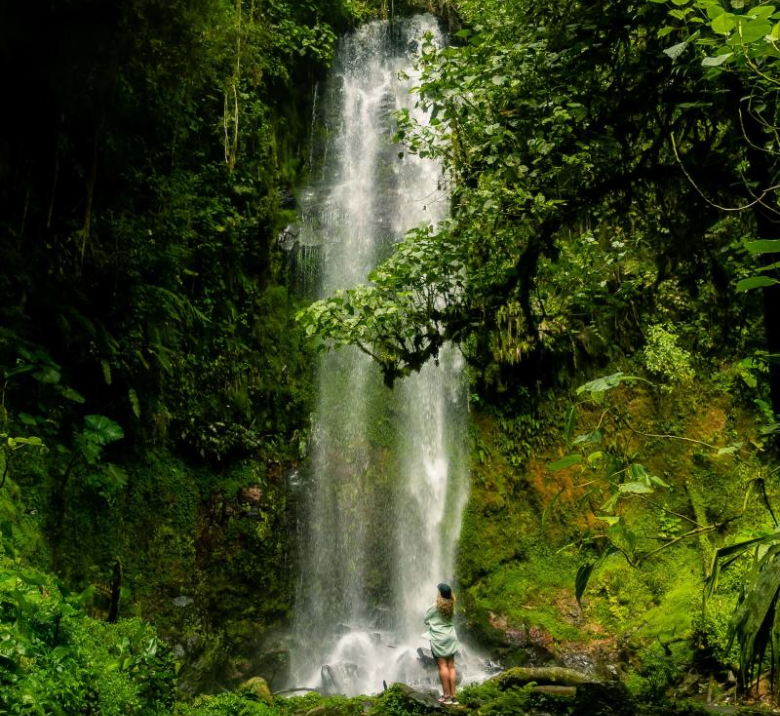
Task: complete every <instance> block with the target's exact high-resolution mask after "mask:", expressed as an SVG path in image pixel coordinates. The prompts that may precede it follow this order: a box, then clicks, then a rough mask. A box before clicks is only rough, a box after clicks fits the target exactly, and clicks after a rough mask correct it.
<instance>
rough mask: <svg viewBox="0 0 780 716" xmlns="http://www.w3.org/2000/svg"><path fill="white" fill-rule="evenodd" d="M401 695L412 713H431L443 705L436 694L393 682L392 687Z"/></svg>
mask: <svg viewBox="0 0 780 716" xmlns="http://www.w3.org/2000/svg"><path fill="white" fill-rule="evenodd" d="M391 688H392V689H393V690H394V691H395V692H396V693H397V694H398V695H399V696H400V697H401V701H402V702H403V703H404V706H405V707H406V709H405V710H406V711H409V712H410V713H430V712H432V711H440V710H441V709H442V705H441V704H440V703H439V702H438V701H437V700H436V696H434V695H433V694H431V693H426V692H424V691H415V689H413V688H412V687H411V686H407V685H406V684H393V686H392V687H391Z"/></svg>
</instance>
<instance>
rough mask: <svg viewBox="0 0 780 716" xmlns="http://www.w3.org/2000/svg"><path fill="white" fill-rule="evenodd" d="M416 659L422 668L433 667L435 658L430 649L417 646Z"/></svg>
mask: <svg viewBox="0 0 780 716" xmlns="http://www.w3.org/2000/svg"><path fill="white" fill-rule="evenodd" d="M417 661H418V662H419V664H420V665H421V666H422V667H423V668H424V669H435V668H436V659H434V658H433V654H432V653H431V650H430V649H424V648H423V647H418V649H417Z"/></svg>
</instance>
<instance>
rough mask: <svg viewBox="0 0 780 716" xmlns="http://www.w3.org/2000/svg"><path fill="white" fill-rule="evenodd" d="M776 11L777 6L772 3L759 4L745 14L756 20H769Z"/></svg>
mask: <svg viewBox="0 0 780 716" xmlns="http://www.w3.org/2000/svg"><path fill="white" fill-rule="evenodd" d="M774 13H775V8H774V7H773V6H772V5H759V6H758V7H752V8H750V10H748V11H747V13H745V14H746V15H747V16H748V17H750V18H752V19H754V20H768V19H769V18H770V17H772V15H774Z"/></svg>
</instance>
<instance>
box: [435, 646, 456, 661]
mask: <svg viewBox="0 0 780 716" xmlns="http://www.w3.org/2000/svg"><path fill="white" fill-rule="evenodd" d="M456 653H457V652H453V653H452V654H439V653H438V652H437V651H436V649H434V648H433V644H431V654H433V658H434V659H452V658H453V657H454V656H455V654H456Z"/></svg>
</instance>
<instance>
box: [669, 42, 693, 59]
mask: <svg viewBox="0 0 780 716" xmlns="http://www.w3.org/2000/svg"><path fill="white" fill-rule="evenodd" d="M686 47H688V41H687V40H685V41H684V42H678V43H677V44H676V45H672V46H671V47H667V48H666V49H665V50H664V54H665V55H668V56H669V57H671V58H672V59H673V60H676V59H677V58H678V57H679V56H680V55H681V54H682V53H683V52H684V51H685V48H686Z"/></svg>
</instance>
